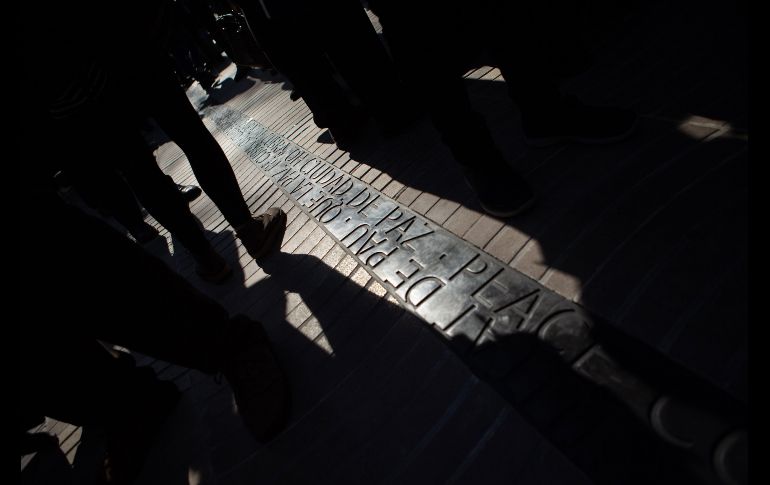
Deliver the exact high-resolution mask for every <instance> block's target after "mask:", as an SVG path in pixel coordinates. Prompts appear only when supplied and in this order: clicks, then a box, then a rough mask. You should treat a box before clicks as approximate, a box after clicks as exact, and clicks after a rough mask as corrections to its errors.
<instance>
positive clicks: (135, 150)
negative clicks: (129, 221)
mask: <svg viewBox="0 0 770 485" xmlns="http://www.w3.org/2000/svg"><path fill="white" fill-rule="evenodd" d="M121 139H122V141H123V143H122V145H123V146H122V149H123V152H122V154H121V156H120V157H117V158H116V159H115V160H116V162H115V163H116V164H117V166H118V168H119V169H120V170H121V171H122V173H123V175H125V177H126V180H127V181H128V183H129V184H130V185H131V187H132V188H133V190H134V192H135V193H136V196H137V198H138V199H139V201H140V202H141V203H142V205H143V206H144V207H145V209H147V211H148V212H149V213H150V214H151V215H152V216H153V217H154V218H155V219H156V220H157V221H158V222H160V223H161V224H162V225H163V226H164V227H165V228H166V229H168V230H169V232H171V234H172V235H173V236H174V237H175V238H177V239H179V241H180V242H181V243H182V245H183V246H184V247H185V248H186V249H187V250H188V251H190V254H191V255H192V256H193V258H194V259H195V261H196V263H197V266H196V272H197V273H198V275H199V276H200V277H201V278H202V279H204V280H206V281H209V282H213V283H218V282H220V281H223V280H224V279H225V278H227V277H228V276H229V275H230V273H231V271H230V268H229V267H228V266H227V263H226V262H225V261H224V259H222V257H221V256H219V254H217V253H216V251H214V248H213V247H212V246H211V243H210V242H209V240H208V239H207V238H206V236H205V234H204V233H203V230H202V229H201V226H200V223H199V221H198V220H197V219H196V218H195V216H194V215H193V214H192V212H190V206H189V205H188V203H187V200H185V198H184V196H183V195H182V194H181V193H180V192H179V188H178V187H177V185H176V183H175V182H174V181H173V180H172V179H171V177H169V176H167V175H165V174H164V173H163V172H162V171H161V170H160V167H158V164H157V163H156V161H155V157H154V156H153V154H152V152H150V150H149V148H148V147H147V145H146V144H145V143H144V140H142V139H141V136H140V135H139V133H138V132H127V133H124V134H123V136H121Z"/></svg>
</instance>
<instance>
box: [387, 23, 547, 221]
mask: <svg viewBox="0 0 770 485" xmlns="http://www.w3.org/2000/svg"><path fill="white" fill-rule="evenodd" d="M383 13H384V15H383V16H382V17H380V20H381V21H382V23H383V28H384V34H385V38H386V40H387V41H388V45H390V47H391V52H392V53H393V56H394V59H395V60H396V61H397V63H398V65H399V68H400V69H401V70H402V72H408V73H410V75H411V81H410V86H411V88H412V89H415V90H417V91H418V92H419V93H420V94H421V100H422V102H423V103H424V104H425V108H426V110H427V111H428V113H429V114H430V117H431V120H432V122H433V124H434V126H435V127H436V129H437V131H438V132H439V133H440V135H441V139H442V141H443V142H444V143H445V144H446V145H447V147H449V149H450V150H451V152H452V155H453V157H454V159H455V161H456V162H457V163H458V164H459V165H460V166H461V167H462V169H463V172H464V174H465V177H466V179H467V181H468V182H469V184H470V185H471V187H472V188H473V189H474V191H475V192H476V195H477V197H478V199H479V202H480V203H481V205H482V207H483V208H484V209H485V210H486V211H487V212H489V213H490V214H492V215H495V216H498V217H510V216H513V215H516V214H518V213H520V212H522V211H524V210H526V209H527V208H528V207H530V206H531V205H532V203H533V201H534V195H533V194H532V190H531V189H530V187H529V185H528V184H527V182H526V181H525V180H524V179H523V178H522V177H521V176H520V175H519V174H518V173H516V172H515V170H514V169H513V168H512V167H511V166H510V165H509V164H508V162H507V161H506V160H505V159H504V157H503V155H502V153H501V152H500V151H499V149H498V148H497V145H496V143H495V141H494V139H493V138H492V134H491V133H490V131H489V128H488V127H487V125H486V122H485V121H484V119H483V117H482V116H481V115H479V114H478V113H477V112H475V111H474V109H473V107H472V105H471V102H470V99H469V97H468V93H467V91H466V89H465V86H464V83H463V80H462V77H461V75H460V72H459V71H458V66H459V65H461V64H462V63H463V62H462V61H461V60H460V61H459V62H458V59H456V58H455V55H456V54H457V51H456V50H455V49H451V45H450V44H451V43H452V42H450V41H447V42H444V41H443V40H442V37H438V35H439V31H438V30H436V26H433V27H431V25H426V22H429V21H430V20H429V19H422V20H419V19H418V20H415V19H409V18H408V17H403V16H400V15H399V13H400V12H399V11H398V10H385V12H383ZM444 35H446V33H444ZM415 52H420V53H421V55H419V56H417V55H415Z"/></svg>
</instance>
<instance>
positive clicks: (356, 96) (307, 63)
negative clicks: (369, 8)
mask: <svg viewBox="0 0 770 485" xmlns="http://www.w3.org/2000/svg"><path fill="white" fill-rule="evenodd" d="M237 3H238V4H239V5H240V6H241V7H242V8H243V11H244V12H245V14H246V16H247V18H248V21H249V24H250V25H251V26H252V28H253V32H254V35H255V36H256V38H257V41H258V42H259V44H260V45H261V46H262V48H263V49H264V50H265V52H266V53H267V55H268V57H269V58H270V61H271V62H272V64H273V65H274V66H275V68H276V69H277V70H278V71H279V72H280V73H281V74H283V75H284V76H285V77H286V78H287V79H288V80H289V81H290V82H291V84H292V86H293V88H294V90H295V92H296V93H297V94H298V95H299V96H301V97H302V99H303V100H304V101H305V103H306V104H307V105H308V107H309V108H310V110H311V111H312V113H313V121H314V122H315V124H316V125H317V126H318V127H320V128H328V129H329V132H330V133H331V135H332V137H333V138H334V140H335V142H336V143H337V145H338V146H340V148H347V147H349V146H350V145H351V144H354V143H356V142H357V141H358V140H359V139H360V138H361V135H362V133H363V129H364V127H365V126H366V123H367V121H368V119H369V118H370V117H371V118H373V119H374V121H375V122H376V123H377V125H378V126H379V128H380V129H381V130H382V131H383V132H384V133H385V134H386V135H392V134H395V133H397V132H399V131H400V130H401V128H402V126H403V125H404V122H405V119H406V118H407V111H408V110H407V108H406V107H407V103H406V101H405V98H404V97H403V93H402V85H401V82H400V81H399V79H398V78H397V76H396V74H395V71H394V70H393V66H392V63H391V60H390V57H389V56H388V53H387V51H386V50H385V47H384V45H383V44H382V42H380V40H379V38H378V36H377V33H376V32H375V30H374V27H373V26H372V24H371V22H370V21H369V18H368V16H367V15H366V12H365V11H364V9H363V7H362V5H361V3H359V2H358V0H333V1H328V2H314V1H311V0H291V1H281V0H262V1H253V0H242V1H238V2H237ZM340 79H341V80H342V83H341V82H340V81H339V80H340ZM343 83H344V86H343Z"/></svg>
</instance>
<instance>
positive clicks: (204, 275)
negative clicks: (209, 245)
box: [193, 249, 233, 284]
mask: <svg viewBox="0 0 770 485" xmlns="http://www.w3.org/2000/svg"><path fill="white" fill-rule="evenodd" d="M193 258H194V259H195V273H196V274H197V275H198V276H199V277H200V279H202V280H203V281H205V282H207V283H214V284H218V283H222V282H224V281H225V280H226V279H227V278H228V277H229V276H230V275H231V274H232V272H233V270H232V269H231V268H230V266H229V265H228V264H227V261H225V259H224V258H223V257H222V256H220V255H219V254H218V253H217V252H216V251H214V250H213V249H211V250H210V251H209V252H208V253H206V254H204V255H196V254H193Z"/></svg>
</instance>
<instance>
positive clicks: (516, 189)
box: [465, 165, 535, 218]
mask: <svg viewBox="0 0 770 485" xmlns="http://www.w3.org/2000/svg"><path fill="white" fill-rule="evenodd" d="M465 179H466V181H467V182H468V184H469V185H470V186H471V188H472V189H473V191H474V192H475V193H476V197H477V198H478V200H479V204H481V207H482V209H484V211H485V212H486V213H487V214H489V215H492V216H495V217H501V218H507V217H513V216H516V215H519V214H521V213H523V212H525V211H526V210H528V209H529V208H530V207H532V206H533V205H534V203H535V194H534V193H533V192H532V188H531V187H530V186H529V183H527V181H526V180H524V177H522V176H521V175H519V174H518V173H517V172H516V171H515V170H513V169H512V168H511V167H509V166H507V165H506V166H505V167H501V168H500V169H499V170H496V171H490V170H474V169H469V168H466V169H465Z"/></svg>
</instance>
